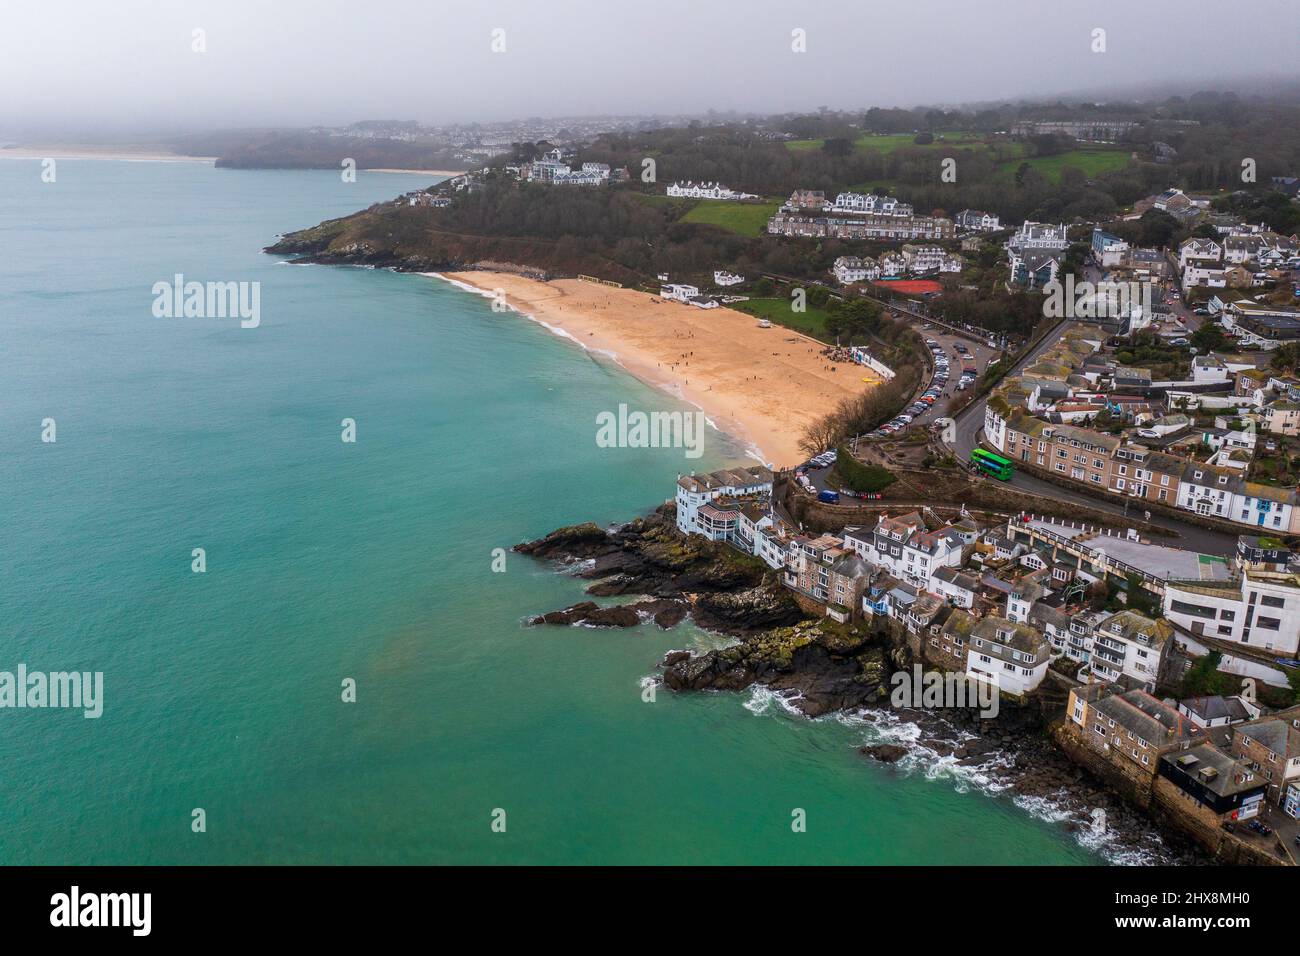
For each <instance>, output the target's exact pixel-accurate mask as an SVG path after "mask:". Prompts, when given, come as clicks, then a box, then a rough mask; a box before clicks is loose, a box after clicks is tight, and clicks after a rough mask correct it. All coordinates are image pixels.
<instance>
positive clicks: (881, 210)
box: [832, 193, 912, 216]
mask: <svg viewBox="0 0 1300 956" xmlns="http://www.w3.org/2000/svg"><path fill="white" fill-rule="evenodd" d="M832 209H833V211H834V212H839V213H849V214H852V215H862V216H910V215H912V206H911V204H910V203H905V202H903V201H902V200H900V199H895V198H894V197H893V196H877V195H876V194H875V193H840V194H839V195H838V196H836V197H835V205H834V206H833V207H832Z"/></svg>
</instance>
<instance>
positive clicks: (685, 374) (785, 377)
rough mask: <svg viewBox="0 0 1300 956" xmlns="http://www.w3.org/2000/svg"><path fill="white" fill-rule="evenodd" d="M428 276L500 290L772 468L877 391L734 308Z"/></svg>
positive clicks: (797, 339)
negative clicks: (853, 401)
mask: <svg viewBox="0 0 1300 956" xmlns="http://www.w3.org/2000/svg"><path fill="white" fill-rule="evenodd" d="M421 274H422V275H427V276H430V277H433V278H438V279H441V280H443V281H446V282H449V283H451V284H453V285H455V286H457V287H459V288H461V289H464V290H465V291H472V292H475V293H477V294H479V295H483V296H489V297H490V296H492V295H494V294H495V293H496V292H497V290H500V291H501V292H502V293H504V295H505V301H506V303H507V305H509V306H510V307H511V308H512V309H513V310H514V311H516V312H518V313H520V314H521V315H523V316H525V317H527V318H529V319H531V320H532V321H534V322H537V323H538V324H539V325H542V326H543V327H545V328H546V329H547V330H548V331H550V332H552V333H553V334H555V335H558V336H560V337H561V338H567V339H570V340H572V341H573V342H574V343H575V344H577V345H578V346H580V347H581V348H583V349H584V350H586V351H588V352H592V353H595V354H598V355H601V356H603V357H605V358H608V359H610V360H612V361H613V362H614V363H615V364H617V365H618V366H620V367H621V368H623V369H624V370H625V371H627V372H628V373H629V374H631V375H632V376H633V377H634V378H636V379H638V380H639V381H641V382H643V383H645V384H647V385H650V386H652V387H654V388H659V389H662V390H664V391H666V392H668V393H669V394H670V395H672V396H673V397H675V398H677V399H679V400H680V401H684V402H686V403H688V404H691V405H694V406H695V407H696V408H698V409H700V410H701V411H702V412H703V413H704V415H705V418H706V420H707V421H708V422H709V424H711V425H713V426H714V427H715V428H717V429H719V430H720V431H723V432H725V433H727V434H729V435H732V436H733V437H735V438H736V439H738V440H739V441H740V442H741V443H742V444H744V445H746V446H747V447H748V448H749V449H750V453H751V454H752V455H754V457H756V458H758V459H759V460H761V461H762V462H763V463H764V464H766V465H769V466H770V465H776V466H778V467H790V466H793V465H795V464H797V463H798V462H799V461H802V460H803V458H804V457H805V456H804V454H803V453H802V452H801V451H800V450H799V447H798V442H799V438H800V436H801V435H802V433H803V430H804V427H805V426H806V425H807V423H808V422H810V421H812V420H813V419H814V418H816V417H818V416H819V415H822V414H824V413H826V412H827V411H829V410H830V409H831V408H833V407H834V405H835V404H836V402H838V401H839V400H840V399H842V398H847V397H850V396H851V395H855V394H857V393H858V391H859V390H860V389H862V388H866V387H872V386H873V385H875V384H877V383H878V379H877V378H876V377H875V376H874V375H872V373H871V372H870V371H869V370H867V369H865V368H862V367H861V366H855V365H850V364H848V363H832V362H831V361H830V360H829V359H827V358H825V357H824V356H822V355H821V351H822V349H823V348H825V347H826V346H825V345H823V344H822V343H820V342H818V341H816V340H815V339H811V338H809V337H808V336H805V335H803V334H802V333H798V332H794V331H793V330H790V329H785V328H781V327H779V326H773V327H772V328H769V329H760V328H759V327H758V320H757V319H755V318H754V317H753V316H750V315H746V314H745V313H743V312H738V311H736V310H734V309H727V308H717V309H697V308H695V307H693V306H688V305H684V304H682V303H676V302H667V301H665V300H662V299H660V298H658V297H657V296H654V295H651V294H650V293H646V292H640V291H637V290H633V289H621V288H611V287H608V286H603V285H599V284H596V283H591V282H583V281H581V280H578V279H556V280H550V281H542V280H540V279H532V278H527V277H524V276H520V275H516V274H514V273H506V272H491V271H474V272H447V273H436V272H431V273H421ZM692 361H694V363H695V364H694V366H693V367H692V366H691V362H692ZM837 369H838V371H836V370H837ZM864 378H871V379H873V381H871V382H864V381H863V379H864Z"/></svg>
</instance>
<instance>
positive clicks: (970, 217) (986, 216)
mask: <svg viewBox="0 0 1300 956" xmlns="http://www.w3.org/2000/svg"><path fill="white" fill-rule="evenodd" d="M953 222H955V223H956V224H957V228H958V229H968V230H973V231H975V232H997V231H998V230H999V229H1001V228H1002V226H1001V224H1000V223H999V222H998V217H997V216H995V215H993V214H992V213H987V212H984V211H983V210H982V209H963V210H962V211H961V212H959V213H957V215H956V216H955V217H953Z"/></svg>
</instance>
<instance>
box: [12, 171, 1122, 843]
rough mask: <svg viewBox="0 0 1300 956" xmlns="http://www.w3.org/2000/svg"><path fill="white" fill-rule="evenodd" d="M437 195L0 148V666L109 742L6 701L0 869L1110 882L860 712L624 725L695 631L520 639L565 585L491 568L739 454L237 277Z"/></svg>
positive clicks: (574, 374)
mask: <svg viewBox="0 0 1300 956" xmlns="http://www.w3.org/2000/svg"><path fill="white" fill-rule="evenodd" d="M428 182H429V180H425V179H421V178H419V177H414V176H406V175H395V174H363V175H361V176H360V178H359V182H357V183H355V184H345V183H342V182H341V181H340V178H339V176H338V175H337V174H335V173H330V172H296V171H295V172H272V171H236V170H223V169H215V168H213V167H210V166H206V165H198V164H185V163H175V164H168V163H134V162H113V161H62V162H59V164H58V167H57V181H56V182H54V183H43V182H42V181H41V177H40V164H39V163H38V162H37V161H35V160H31V161H28V160H16V159H14V160H3V161H0V263H2V265H0V488H2V489H3V510H2V511H0V515H2V520H0V608H3V621H2V622H0V670H9V671H12V670H15V669H16V667H17V665H18V664H19V663H25V664H26V665H27V666H28V668H29V669H32V670H45V671H55V670H72V669H75V670H86V671H102V672H103V673H104V682H105V687H104V698H105V700H104V713H103V716H102V717H101V718H99V719H98V720H88V719H85V718H83V717H82V715H81V713H80V712H79V711H65V710H51V709H46V710H14V709H6V710H0V862H3V863H8V864H73V863H92V864H162V863H179V864H198V863H217V864H234V863H276V864H279V863H456V864H461V863H509V864H519V863H545V864H576V863H593V864H638V863H642V864H696V863H698V864H714V863H762V864H768V863H771V864H812V863H838V864H853V863H875V864H911V863H916V864H967V863H986V864H1078V863H1096V862H1103V861H1104V857H1103V856H1101V855H1099V854H1098V853H1096V852H1094V851H1093V850H1091V849H1088V848H1085V847H1084V846H1082V845H1081V844H1080V843H1079V842H1078V841H1077V840H1076V838H1075V836H1073V835H1072V834H1070V833H1068V832H1066V830H1065V829H1064V827H1062V826H1060V825H1059V824H1054V823H1051V822H1048V821H1046V820H1043V819H1040V818H1039V817H1036V816H1035V815H1033V814H1031V813H1029V812H1027V811H1026V810H1025V809H1022V808H1021V807H1019V806H1017V805H1016V804H1015V803H1014V802H1013V801H1011V800H1010V799H1008V798H1006V797H998V796H992V795H990V794H989V793H988V792H986V791H987V788H984V787H981V786H980V780H979V779H978V777H979V775H978V774H970V773H965V774H964V775H959V774H957V773H956V772H955V771H953V770H952V769H951V768H948V769H945V768H943V767H942V766H940V765H938V764H928V765H927V764H925V763H924V762H915V761H914V762H907V761H905V763H904V764H903V765H901V766H896V767H892V768H891V767H886V766H882V765H879V764H874V763H871V762H869V761H867V760H866V759H864V758H863V757H862V756H860V755H859V754H858V753H857V748H858V747H859V746H860V745H861V744H862V743H863V742H864V740H867V739H876V736H877V735H878V734H877V731H874V730H871V729H870V728H869V727H868V726H867V725H864V724H862V723H860V722H855V721H851V720H843V721H841V720H833V719H826V720H819V721H808V720H805V719H802V718H798V717H793V716H790V715H789V714H787V713H786V711H785V710H784V709H783V708H782V707H781V705H780V704H779V702H776V701H773V700H771V699H770V698H766V697H764V696H763V695H762V694H759V693H751V694H699V695H690V696H674V695H673V694H672V693H671V692H668V691H666V690H662V689H661V690H660V692H659V693H658V694H657V695H656V697H655V700H654V702H652V703H647V702H644V701H643V699H642V687H641V682H642V680H643V678H646V677H648V676H650V675H652V674H654V673H655V665H656V663H657V662H658V661H659V660H660V658H661V657H662V655H663V653H664V652H665V651H666V650H668V649H669V648H674V647H684V646H692V645H693V644H696V643H700V642H708V641H710V640H712V639H713V638H711V637H710V636H709V635H707V634H703V633H702V632H699V631H698V630H695V629H693V628H691V627H690V626H689V625H683V626H681V627H679V628H678V629H677V630H675V631H671V632H666V633H665V632H661V631H659V630H658V629H656V628H654V627H653V626H644V627H640V628H637V629H633V630H630V631H626V632H625V631H616V632H612V631H602V630H592V629H581V628H572V629H529V628H526V627H525V626H523V624H522V620H523V619H524V617H525V616H526V615H528V614H530V613H535V612H541V611H546V610H550V609H552V608H556V607H561V606H564V605H566V604H568V603H572V602H573V601H575V600H578V599H579V598H580V596H581V582H579V581H576V580H575V579H573V578H571V577H568V576H565V575H562V574H557V573H555V571H554V570H553V569H551V568H549V567H547V566H544V565H540V564H537V563H534V562H531V561H529V560H528V559H525V558H521V557H518V556H515V555H511V556H509V557H508V558H507V562H506V571H505V572H504V573H494V572H493V570H492V555H493V549H496V548H509V547H510V546H511V545H512V544H514V543H515V542H517V541H520V540H523V539H526V538H531V537H536V536H538V535H541V534H543V533H545V532H547V531H549V530H551V529H552V528H554V527H557V526H559V525H563V524H568V523H573V522H576V521H581V520H587V519H594V520H596V521H599V522H614V521H619V520H625V519H628V518H630V517H632V516H634V515H636V514H638V513H641V512H644V511H646V510H648V509H650V508H652V507H654V506H655V505H657V504H658V503H660V502H662V501H663V500H664V499H665V498H667V497H669V496H670V494H671V492H672V486H673V479H674V478H675V476H676V475H677V473H678V472H681V471H686V470H691V469H699V468H709V467H717V466H720V465H722V464H724V463H727V462H732V461H736V460H737V459H739V458H740V457H741V454H742V451H741V449H740V448H738V447H737V446H735V445H734V444H731V443H729V442H727V441H726V440H725V439H723V438H722V437H721V436H719V435H717V433H710V438H709V444H708V446H707V452H706V456H705V458H704V459H702V460H698V461H690V460H686V459H684V458H683V457H682V453H681V451H680V450H679V451H673V450H668V449H662V450H611V449H601V448H597V447H596V444H595V440H594V438H595V416H596V414H597V413H598V412H600V411H604V410H613V409H615V408H617V405H618V403H619V402H627V403H629V405H631V406H632V407H634V408H643V409H647V410H649V409H660V408H663V409H671V408H675V407H678V406H676V405H675V403H674V401H673V399H671V398H670V397H669V396H667V395H665V394H663V393H661V392H658V391H654V390H652V389H650V388H647V387H645V386H643V385H641V384H639V383H638V382H636V381H635V380H633V379H631V378H630V377H629V376H628V375H627V374H625V373H624V372H623V371H622V370H621V369H619V368H618V367H617V366H615V365H613V364H611V363H609V362H607V361H603V360H597V359H596V358H593V357H592V356H590V355H588V354H586V353H584V352H583V351H581V350H580V349H579V348H577V347H575V346H574V344H573V343H571V342H569V341H566V340H564V339H561V338H558V337H556V336H555V335H552V334H551V333H550V332H548V331H547V330H546V329H544V328H542V327H541V326H539V325H536V324H534V323H532V322H529V321H527V320H525V319H523V318H521V317H520V316H517V315H513V314H498V313H494V312H493V311H492V310H491V309H490V307H489V305H488V303H487V302H486V301H485V300H483V299H482V298H479V297H477V296H474V295H471V294H468V293H466V292H463V291H460V290H459V289H456V288H454V287H452V286H450V285H448V284H446V283H443V282H440V281H438V280H436V279H433V278H427V277H421V276H410V275H395V274H391V273H387V272H378V271H371V270H363V269H341V268H324V267H295V266H289V265H285V264H282V263H281V262H280V261H279V260H278V258H277V257H274V256H268V255H264V254H263V253H261V252H260V249H261V248H262V247H263V246H264V245H267V244H268V243H269V242H271V241H272V239H273V238H274V236H275V235H276V233H278V232H284V231H288V230H290V229H294V228H300V227H303V226H306V225H310V224H313V223H315V222H317V221H319V220H321V219H325V218H329V217H334V216H339V215H344V214H346V213H348V212H351V211H353V210H355V209H358V208H361V207H363V206H365V205H368V204H369V203H371V202H375V201H379V200H381V199H386V198H391V197H393V196H395V195H397V194H398V193H400V192H403V191H406V190H408V189H412V188H415V187H417V186H420V185H424V184H426V183H428ZM176 273H182V274H184V275H185V277H186V278H187V279H190V280H199V281H209V280H212V281H250V282H251V281H256V282H260V283H261V324H260V326H259V327H258V328H255V329H241V328H240V327H239V323H238V321H237V320H235V319H199V318H190V319H183V318H177V319H172V318H155V317H154V315H153V314H152V311H151V305H152V301H153V296H152V293H151V287H152V286H153V284H154V283H155V282H159V281H163V282H170V281H171V280H172V277H173V276H174V275H175V274H176ZM47 418H52V419H54V420H55V422H56V427H57V433H56V436H57V440H56V441H55V442H54V443H45V442H42V441H41V427H42V426H41V423H42V421H43V420H44V419H47ZM344 418H352V419H355V421H356V423H357V440H356V442H355V443H354V444H347V443H344V442H343V441H341V440H340V432H341V427H340V422H341V420H342V419H344ZM195 548H203V549H205V551H206V561H207V570H206V572H205V573H201V574H198V573H194V572H192V570H191V560H192V559H191V552H192V550H193V549H195ZM345 678H353V679H355V681H356V685H357V700H356V702H355V703H344V702H343V701H342V700H341V689H340V688H341V682H342V681H343V680H344V679H345ZM195 808H202V809H203V810H204V811H205V814H206V832H203V833H195V832H193V831H192V828H191V820H192V812H193V811H194V809H195ZM498 808H499V809H502V810H504V811H505V819H506V828H505V832H504V833H500V832H494V831H493V828H492V826H491V823H492V820H493V813H494V811H495V810H497V809H498ZM795 808H800V809H803V810H805V811H806V815H807V831H806V832H804V833H795V832H792V829H791V825H790V824H791V819H792V811H793V810H794V809H795Z"/></svg>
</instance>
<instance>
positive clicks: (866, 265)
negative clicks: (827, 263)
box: [831, 256, 880, 285]
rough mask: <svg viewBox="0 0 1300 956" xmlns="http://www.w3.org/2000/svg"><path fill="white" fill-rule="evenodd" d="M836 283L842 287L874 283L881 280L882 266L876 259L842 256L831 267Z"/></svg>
mask: <svg viewBox="0 0 1300 956" xmlns="http://www.w3.org/2000/svg"><path fill="white" fill-rule="evenodd" d="M831 273H832V274H833V275H834V276H835V281H836V282H838V283H840V285H852V284H853V283H855V282H874V281H875V280H876V279H879V278H880V266H878V265H877V264H876V260H875V259H871V258H868V257H862V258H859V257H858V256H840V257H839V258H838V259H836V260H835V265H834V266H832V267H831Z"/></svg>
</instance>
